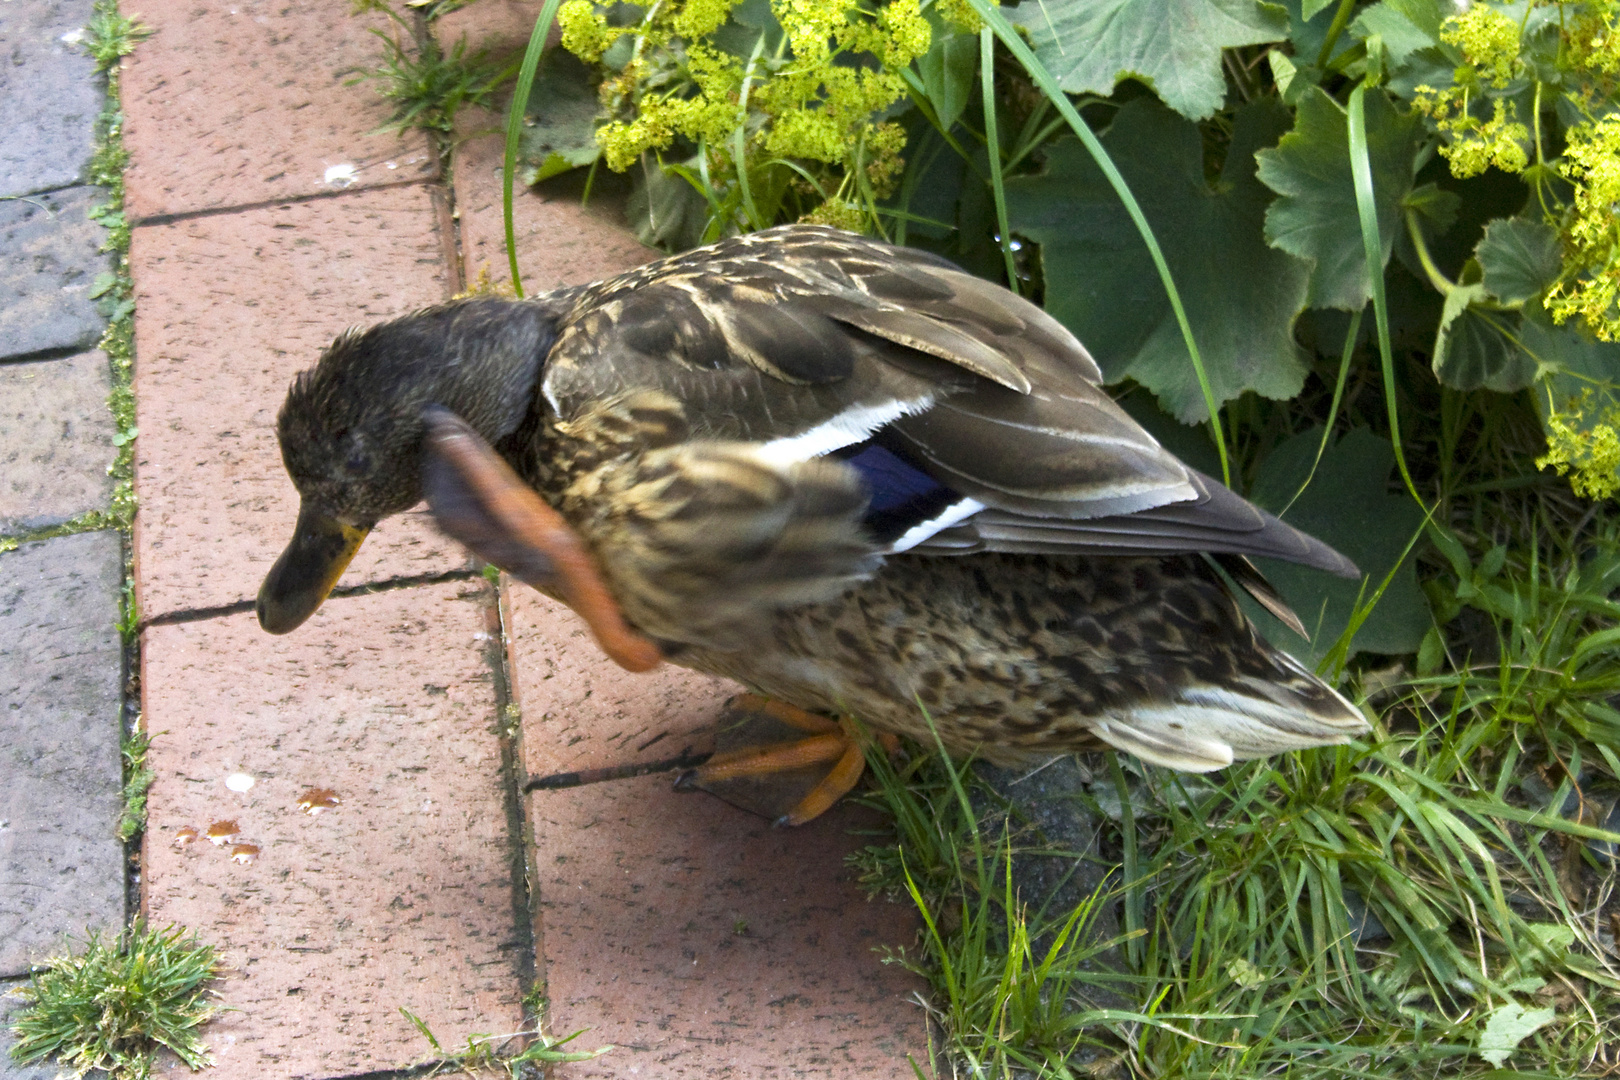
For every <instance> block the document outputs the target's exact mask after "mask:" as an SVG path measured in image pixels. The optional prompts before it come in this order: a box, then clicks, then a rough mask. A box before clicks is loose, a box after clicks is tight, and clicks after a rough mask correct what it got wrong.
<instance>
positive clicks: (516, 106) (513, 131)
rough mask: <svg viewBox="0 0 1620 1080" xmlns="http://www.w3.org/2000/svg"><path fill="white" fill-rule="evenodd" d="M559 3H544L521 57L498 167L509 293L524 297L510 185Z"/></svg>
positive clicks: (514, 178) (513, 177)
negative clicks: (530, 100)
mask: <svg viewBox="0 0 1620 1080" xmlns="http://www.w3.org/2000/svg"><path fill="white" fill-rule="evenodd" d="M560 7H562V0H546V3H545V6H544V7H542V8H541V9H540V16H539V18H537V19H535V20H534V32H533V33H531V34H530V35H529V47H528V49H527V50H526V51H525V52H524V54H523V66H522V67H521V68H519V69H518V78H517V85H516V86H515V87H513V89H512V108H511V110H510V111H509V112H508V113H507V115H506V156H505V158H504V160H503V161H502V164H501V220H502V223H503V224H504V225H505V227H506V261H507V265H508V266H509V267H510V268H511V270H512V294H513V295H514V296H517V297H519V298H521V297H522V296H523V276H522V274H521V273H519V271H518V261H517V225H516V223H515V221H514V219H513V213H512V185H513V182H514V181H515V180H516V178H517V154H518V141H519V139H520V137H521V136H522V134H523V118H524V116H525V115H527V114H528V111H529V93H530V91H532V90H533V89H534V77H535V74H536V73H537V72H538V71H539V70H540V56H541V54H542V53H544V52H545V50H546V36H547V35H548V34H550V33H551V24H552V22H553V21H554V20H555V19H556V18H557V9H558V8H560Z"/></svg>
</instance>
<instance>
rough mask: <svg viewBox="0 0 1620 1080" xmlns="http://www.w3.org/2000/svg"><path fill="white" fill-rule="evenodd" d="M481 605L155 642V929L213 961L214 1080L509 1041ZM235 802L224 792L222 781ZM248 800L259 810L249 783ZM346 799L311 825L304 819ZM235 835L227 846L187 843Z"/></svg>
mask: <svg viewBox="0 0 1620 1080" xmlns="http://www.w3.org/2000/svg"><path fill="white" fill-rule="evenodd" d="M490 592H491V590H490V589H489V588H488V586H487V585H485V584H484V583H483V582H481V581H473V582H460V583H450V584H445V585H438V586H431V587H425V588H418V589H409V590H399V591H395V592H390V593H385V594H382V595H379V596H366V597H354V598H349V599H339V600H334V601H332V602H331V603H330V604H329V605H328V606H329V609H330V614H329V617H328V620H327V624H326V626H324V627H323V628H322V629H321V630H320V631H318V632H315V633H304V634H300V635H298V636H295V637H287V638H274V639H273V638H269V637H267V636H266V635H265V634H264V633H263V632H262V631H261V630H260V629H259V628H258V625H257V623H256V622H255V621H254V619H253V616H252V615H251V614H241V615H233V616H229V617H225V618H216V619H208V620H204V621H199V622H194V623H187V624H183V625H177V626H160V627H155V628H153V629H151V630H148V631H147V633H146V641H145V649H144V656H143V665H142V666H143V679H142V684H143V686H144V688H145V704H146V723H147V724H148V726H149V728H150V730H152V731H154V732H161V734H160V735H159V736H158V737H157V738H156V739H155V740H154V741H153V744H152V751H151V756H150V758H149V759H148V760H149V763H150V764H151V766H152V768H153V769H155V770H156V772H157V775H158V779H157V782H156V783H155V784H154V785H153V787H152V791H151V797H150V806H151V808H150V811H149V816H148V821H147V834H146V854H145V862H144V869H145V877H144V891H145V896H144V903H143V907H144V908H145V911H146V914H147V918H148V919H149V920H151V921H152V922H154V923H157V924H158V925H165V924H167V923H170V922H176V923H180V924H183V925H186V926H189V927H191V928H192V929H194V930H196V931H197V932H198V933H199V934H201V935H202V937H203V938H204V940H207V941H210V942H212V943H214V944H216V945H217V946H218V947H219V949H220V952H221V956H222V958H223V961H224V964H225V969H226V974H225V977H224V979H223V980H222V981H221V982H220V983H219V984H217V989H218V991H219V995H220V998H221V1003H222V1004H224V1005H226V1006H229V1007H230V1008H231V1009H233V1010H237V1011H233V1012H229V1013H225V1014H223V1015H222V1016H220V1018H219V1019H218V1020H216V1021H214V1022H213V1023H212V1024H211V1025H210V1026H209V1033H208V1034H209V1042H210V1044H211V1046H212V1047H213V1051H214V1056H215V1058H216V1059H217V1060H218V1063H219V1067H218V1069H217V1070H215V1071H214V1072H213V1073H211V1074H210V1075H214V1076H217V1077H218V1078H219V1080H231V1078H238V1077H240V1078H242V1080H263V1078H267V1077H278V1078H279V1077H330V1076H342V1075H346V1074H352V1073H357V1072H367V1071H371V1070H374V1069H381V1068H389V1067H397V1066H402V1065H407V1064H410V1063H411V1062H413V1061H415V1060H418V1059H420V1058H421V1057H422V1056H423V1055H424V1053H425V1052H426V1051H427V1049H428V1047H427V1045H426V1044H425V1043H424V1042H423V1040H422V1038H421V1036H420V1035H419V1034H417V1032H416V1030H415V1029H414V1028H413V1027H412V1026H411V1024H410V1023H409V1021H407V1020H406V1019H405V1017H404V1016H402V1015H401V1014H400V1012H399V1009H400V1008H401V1007H405V1008H408V1009H410V1010H411V1011H412V1012H414V1013H416V1014H417V1015H419V1016H421V1017H422V1018H423V1019H424V1020H425V1021H427V1023H428V1024H429V1026H430V1027H431V1028H432V1029H433V1031H434V1033H435V1034H436V1035H437V1036H438V1037H439V1038H440V1040H441V1041H443V1042H444V1043H445V1044H446V1045H451V1044H453V1043H459V1042H460V1041H461V1040H462V1039H463V1038H464V1037H465V1036H466V1035H468V1034H471V1033H472V1032H475V1031H483V1032H493V1031H515V1030H517V1026H518V1024H519V1021H520V1009H519V1005H518V999H519V998H520V996H521V994H522V992H523V989H524V987H523V986H522V984H521V982H520V979H519V973H520V971H521V970H522V968H523V961H522V956H521V949H522V948H523V944H524V941H523V938H522V937H520V936H519V935H518V934H517V933H516V932H515V927H516V925H517V923H516V917H515V906H514V900H513V883H512V858H511V849H510V846H509V836H508V830H507V820H506V812H505V809H504V801H503V788H502V783H501V769H500V747H499V744H498V741H497V738H496V736H495V734H494V733H493V728H494V722H495V716H496V702H495V693H494V688H493V687H492V685H491V682H490V671H489V666H488V662H487V656H486V653H487V651H488V648H489V644H490V643H489V640H488V634H487V633H486V627H487V625H488V620H487V618H486V610H485V609H486V608H487V607H488V605H489V604H490V603H491V602H492V601H491V600H490ZM233 777H234V778H236V779H234V780H233V779H232V778H233ZM243 777H250V778H252V781H253V783H252V786H251V787H249V788H248V790H246V791H236V790H233V787H237V788H240V787H243V786H245V781H244V780H242V779H241V778H243ZM322 790H324V791H327V792H330V793H332V796H333V797H335V798H336V799H337V800H338V802H337V805H336V806H334V807H332V808H330V809H327V810H325V811H324V812H322V813H320V814H318V815H316V816H311V815H310V814H308V813H306V812H305V811H304V810H303V809H301V808H300V806H299V801H300V798H304V797H308V796H310V795H311V794H312V793H318V792H320V791H322ZM220 822H227V823H234V825H232V826H230V827H229V828H228V830H227V831H231V832H234V833H236V834H237V841H239V842H241V843H244V844H250V845H252V846H253V847H254V848H256V849H257V851H256V853H247V852H242V853H239V854H240V855H241V857H243V858H247V857H249V855H250V854H251V857H252V858H253V860H254V861H252V862H251V863H247V864H243V863H241V862H237V861H235V860H233V858H232V853H233V851H235V850H236V849H235V846H234V844H235V843H236V841H230V842H226V843H224V844H221V845H218V846H216V845H215V844H213V843H211V842H210V841H209V840H208V839H207V838H206V836H203V837H199V838H197V839H195V840H192V841H191V842H189V843H183V844H179V845H177V839H178V838H180V837H181V836H182V834H181V832H180V830H182V829H186V828H190V829H193V830H197V831H199V832H202V833H204V834H206V833H207V832H208V831H209V828H210V826H211V825H214V824H215V823H220Z"/></svg>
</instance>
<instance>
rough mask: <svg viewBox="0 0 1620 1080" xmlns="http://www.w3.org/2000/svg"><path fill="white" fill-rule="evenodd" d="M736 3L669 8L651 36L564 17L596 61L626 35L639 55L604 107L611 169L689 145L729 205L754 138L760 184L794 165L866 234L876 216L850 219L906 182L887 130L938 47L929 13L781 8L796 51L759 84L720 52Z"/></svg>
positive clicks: (655, 9) (915, 6)
mask: <svg viewBox="0 0 1620 1080" xmlns="http://www.w3.org/2000/svg"><path fill="white" fill-rule="evenodd" d="M959 2H962V3H964V4H965V0H959ZM735 3H736V0H656V2H655V3H653V4H652V5H651V6H649V7H648V8H647V9H646V11H647V14H646V15H645V17H644V18H643V21H642V22H641V23H640V25H638V26H634V27H629V28H619V27H613V26H610V25H609V24H608V21H607V17H606V11H607V5H606V4H598V3H594V2H592V0H570V2H569V3H567V4H565V5H563V7H562V9H561V10H560V11H559V13H558V21H559V22H560V23H561V26H562V41H563V45H564V47H565V48H567V49H568V50H569V51H570V52H572V53H574V54H575V55H576V56H578V57H580V58H581V59H582V60H585V61H587V62H590V63H597V64H600V63H602V62H603V57H604V54H606V53H607V51H608V49H610V48H611V47H612V46H613V45H614V43H615V42H617V41H618V40H619V39H620V38H621V37H623V36H624V35H627V34H628V35H632V37H633V40H634V42H635V49H634V51H633V53H632V55H631V57H630V58H629V60H628V62H627V63H626V64H625V66H623V67H622V69H620V70H618V71H617V72H607V73H605V74H606V77H605V78H604V81H603V97H604V101H605V103H606V105H607V106H608V108H609V110H610V112H611V113H612V114H614V115H615V119H613V120H611V121H609V122H608V123H607V124H605V125H603V126H602V127H601V128H599V129H598V130H597V142H598V144H599V145H600V146H601V147H602V150H603V156H604V159H605V160H606V162H607V164H608V167H609V168H612V169H614V170H618V171H622V170H624V169H626V168H628V167H629V166H630V165H631V164H633V163H635V162H636V161H638V160H640V159H641V157H642V155H643V154H645V153H647V152H648V151H664V150H669V149H671V148H672V147H674V146H675V145H676V144H677V142H678V141H681V140H684V141H685V142H686V143H688V144H691V145H692V146H693V147H701V148H704V149H706V150H707V151H708V155H709V156H708V160H707V162H706V165H707V166H708V170H709V179H710V183H711V185H712V186H713V187H714V188H715V190H716V192H717V194H718V195H719V197H720V198H721V199H722V200H723V199H724V198H725V196H726V191H727V189H728V188H735V187H736V185H737V184H738V183H739V180H740V178H739V177H738V175H737V171H736V170H737V162H736V161H735V160H734V158H733V146H734V142H735V136H736V134H737V133H738V132H739V131H741V132H742V133H744V135H745V139H744V148H745V152H744V157H745V161H744V164H743V167H744V168H745V169H747V170H748V173H749V177H750V179H751V182H753V183H755V184H759V182H760V181H759V179H758V178H755V177H754V173H755V172H756V171H769V170H771V169H781V168H786V166H785V165H783V164H781V163H783V162H787V161H791V162H794V163H796V164H797V166H798V167H799V168H801V169H805V170H806V171H807V172H808V173H809V174H810V175H811V176H813V177H814V182H813V184H812V185H811V186H810V187H809V189H808V190H810V191H816V190H818V189H819V190H820V191H821V192H822V193H824V194H825V196H826V197H827V199H828V208H827V209H826V210H825V211H824V212H823V217H824V218H826V219H827V220H829V221H830V220H833V219H834V218H836V219H837V220H839V221H840V222H844V223H845V224H846V225H847V224H851V223H854V224H859V223H860V222H861V221H864V216H863V213H862V212H861V211H859V210H853V211H851V210H850V209H849V208H853V207H856V206H857V205H859V204H860V202H861V195H862V193H863V192H866V193H869V194H870V195H871V196H873V197H877V198H882V197H884V196H886V195H888V194H889V193H890V192H891V191H892V189H893V187H894V184H895V182H896V181H897V179H898V177H899V174H900V170H901V168H902V164H903V162H902V158H901V153H902V151H903V150H904V149H905V132H904V130H903V129H902V128H901V127H900V126H899V125H897V124H893V123H884V122H881V121H880V119H879V117H880V116H881V114H882V113H883V112H884V111H886V110H887V109H888V108H889V107H890V106H891V105H893V104H894V103H895V102H896V101H898V100H900V99H901V98H902V97H904V96H905V94H906V83H905V80H904V79H903V78H902V77H901V75H900V74H899V72H900V71H902V70H903V69H904V68H906V67H907V66H909V65H910V64H911V63H912V62H913V61H914V60H915V59H916V58H917V57H919V56H921V55H922V54H923V53H925V52H926V51H927V50H928V48H929V46H930V45H931V43H932V31H931V29H930V27H929V24H928V21H927V20H926V19H925V18H924V17H923V16H922V13H921V11H920V9H919V2H918V0H887V2H886V3H881V4H878V5H877V6H876V7H873V6H871V5H870V4H868V5H866V6H863V5H862V4H861V3H860V2H859V0H771V11H772V14H773V15H774V16H775V18H776V21H777V23H778V24H779V25H780V26H781V29H782V34H783V41H782V45H781V47H780V48H779V49H777V50H775V51H774V52H772V51H767V52H766V53H764V54H763V55H761V56H759V57H758V58H757V60H756V61H755V64H754V67H753V69H752V70H751V71H750V70H747V61H746V60H745V59H744V58H743V57H739V56H737V55H734V54H733V53H730V52H726V51H724V50H722V49H721V48H719V47H717V45H716V44H714V35H715V34H716V31H718V30H720V29H721V28H722V27H723V26H725V24H726V22H727V19H728V17H729V15H730V13H731V9H732V8H733V7H734V6H735ZM969 10H971V9H969ZM617 51H618V50H616V52H617ZM621 62H622V61H621ZM745 77H746V78H747V81H748V85H747V87H746V91H747V104H746V108H745V107H744V104H743V97H744V89H745V87H744V79H745ZM798 175H799V176H800V177H801V178H802V175H803V174H798ZM765 186H767V187H769V186H772V185H768V184H767V185H765ZM774 187H775V189H778V190H784V189H786V188H787V187H792V189H793V190H795V191H799V192H801V193H802V191H803V190H804V189H803V188H801V187H798V186H795V185H790V184H784V183H777V184H775V185H774ZM819 198H820V196H818V197H817V200H819ZM817 200H812V201H817ZM834 204H836V205H834ZM850 212H853V213H854V214H855V215H856V216H855V218H851V217H850ZM771 223H772V222H754V223H753V224H754V225H755V226H756V227H762V226H763V225H766V224H771Z"/></svg>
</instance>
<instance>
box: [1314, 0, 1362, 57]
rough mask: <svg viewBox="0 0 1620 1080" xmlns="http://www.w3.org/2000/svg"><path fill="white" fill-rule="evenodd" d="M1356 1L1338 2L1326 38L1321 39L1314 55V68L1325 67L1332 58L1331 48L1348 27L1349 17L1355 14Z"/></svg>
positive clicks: (1342, 0) (1344, 0)
mask: <svg viewBox="0 0 1620 1080" xmlns="http://www.w3.org/2000/svg"><path fill="white" fill-rule="evenodd" d="M1355 10H1356V0H1339V10H1338V11H1335V12H1334V13H1333V22H1332V23H1330V24H1328V32H1327V37H1325V38H1323V39H1322V48H1321V51H1320V52H1318V53H1317V54H1316V66H1317V67H1319V68H1325V67H1327V62H1328V60H1329V59H1331V58H1332V56H1333V46H1335V45H1337V44H1338V43H1339V35H1340V34H1342V33H1344V28H1345V27H1346V26H1349V25H1350V16H1351V15H1353V14H1355Z"/></svg>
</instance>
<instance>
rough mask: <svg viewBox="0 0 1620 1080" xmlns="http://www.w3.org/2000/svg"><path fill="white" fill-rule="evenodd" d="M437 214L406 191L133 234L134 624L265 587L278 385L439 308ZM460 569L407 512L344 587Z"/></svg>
mask: <svg viewBox="0 0 1620 1080" xmlns="http://www.w3.org/2000/svg"><path fill="white" fill-rule="evenodd" d="M438 221H439V218H438V215H437V213H436V212H435V210H434V207H433V203H432V199H431V197H430V194H429V192H428V190H427V189H426V188H424V187H409V188H388V189H383V190H379V191H365V192H354V193H351V194H348V195H344V196H341V197H338V198H333V199H321V200H317V201H313V202H306V203H294V204H290V205H282V206H274V207H266V208H262V209H257V210H251V211H245V212H242V213H238V214H230V215H221V216H210V217H204V218H196V219H192V220H187V221H181V222H176V223H173V224H170V225H163V226H153V227H147V228H140V229H137V230H135V238H134V243H133V245H132V249H131V252H130V262H131V264H132V266H133V268H134V275H135V286H136V314H135V348H136V352H137V355H138V356H139V357H140V362H139V363H138V364H137V365H136V369H135V398H136V404H137V422H138V424H139V426H140V431H141V437H140V440H139V441H138V442H137V443H136V459H135V475H136V486H137V490H138V492H139V494H140V510H139V513H138V515H137V517H136V530H135V541H136V561H137V566H138V574H137V584H138V589H139V596H140V602H141V611H142V614H143V615H145V616H147V617H152V616H158V615H163V614H165V613H169V612H174V611H182V610H188V609H197V608H212V607H218V606H222V605H227V604H233V603H238V602H242V601H246V600H249V599H251V598H252V597H253V596H255V595H256V594H257V593H258V589H259V582H260V579H261V578H263V576H264V573H265V571H267V570H268V569H269V568H270V564H271V563H272V562H273V561H274V560H275V558H276V556H277V555H279V554H280V552H281V548H282V547H283V545H285V544H286V542H287V540H288V539H289V538H290V537H291V535H292V526H293V519H294V518H295V517H296V516H297V513H298V499H297V493H296V491H294V489H293V486H292V482H291V481H290V480H288V479H287V474H286V470H285V469H284V468H283V467H282V464H281V451H280V449H279V446H278V444H277V442H276V436H275V422H276V413H277V411H278V410H279V409H280V408H281V403H282V399H283V398H284V397H285V396H286V393H287V386H288V384H289V383H290V382H291V381H292V378H293V376H294V375H295V374H297V373H298V372H299V371H302V370H303V369H305V368H307V367H309V366H311V365H313V364H314V362H315V360H316V358H317V357H318V356H319V355H320V352H321V350H322V349H324V348H325V347H326V346H327V345H329V344H330V343H331V341H332V338H333V337H335V336H336V335H337V334H339V333H341V332H342V331H343V330H345V329H347V328H348V327H350V326H355V325H364V324H368V323H372V322H375V321H377V320H379V319H381V318H384V317H386V316H390V315H398V314H402V313H404V312H407V311H411V310H413V309H415V308H418V307H422V306H424V305H427V304H432V303H437V302H439V301H442V300H443V299H445V295H446V277H445V269H444V265H443V262H442V258H441V256H442V248H441V238H440V236H439V233H438V228H439V225H438ZM465 565H466V556H465V554H464V552H463V551H462V549H461V548H460V547H459V545H456V544H454V543H452V542H450V541H449V540H447V539H445V538H443V537H442V536H440V535H439V533H438V532H437V531H435V530H434V529H433V527H432V525H431V524H430V523H429V522H428V520H427V517H426V514H425V513H410V514H406V515H404V516H403V517H398V518H390V519H389V520H388V521H385V522H383V523H382V525H380V526H379V527H378V528H377V530H376V531H375V532H374V533H373V534H372V536H371V537H370V539H368V540H367V541H366V544H365V546H364V547H363V548H361V550H360V554H359V555H358V556H357V557H356V558H355V561H354V563H353V565H351V566H350V568H349V571H348V573H347V574H345V575H344V578H343V581H342V582H340V587H341V586H342V585H344V584H353V583H357V582H366V581H376V580H382V579H387V578H395V577H411V576H416V575H422V574H434V573H440V572H443V571H446V570H452V569H455V568H458V567H463V566H465ZM325 617H326V616H325V614H324V613H320V612H318V613H316V615H315V617H314V618H315V620H316V625H319V620H321V619H323V618H325Z"/></svg>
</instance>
